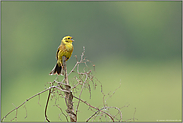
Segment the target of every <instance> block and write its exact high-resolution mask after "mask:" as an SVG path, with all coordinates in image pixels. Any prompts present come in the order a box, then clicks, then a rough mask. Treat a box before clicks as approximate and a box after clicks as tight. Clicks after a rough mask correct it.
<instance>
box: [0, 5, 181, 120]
mask: <svg viewBox="0 0 183 123" xmlns="http://www.w3.org/2000/svg"><path fill="white" fill-rule="evenodd" d="M181 3H182V2H123V1H121V2H81V1H80V2H61V1H59V2H5V1H3V2H1V14H2V16H1V18H2V19H1V21H2V25H1V27H2V28H1V30H2V33H1V34H2V38H1V40H2V42H1V48H2V49H1V51H2V54H1V57H2V60H1V68H2V69H1V118H2V117H3V116H5V114H7V113H8V112H9V111H10V110H12V109H13V108H15V106H18V105H19V104H21V103H22V102H24V101H25V99H27V98H29V97H31V96H32V95H34V94H36V93H38V92H40V91H42V90H44V89H45V87H46V86H45V85H47V82H51V81H53V80H54V79H55V77H56V76H49V75H48V74H49V72H50V71H51V70H52V68H53V66H54V65H55V63H56V58H55V53H56V50H57V47H58V46H59V44H60V40H61V39H62V38H63V37H64V36H65V35H71V36H73V38H74V40H75V42H74V51H73V55H72V57H71V59H70V60H69V61H68V62H67V66H68V70H71V68H72V67H73V66H74V64H75V63H76V60H75V57H74V56H75V55H77V56H78V57H79V56H80V55H81V52H82V50H83V49H82V47H83V46H85V48H86V53H85V56H86V57H87V59H89V60H90V61H92V62H93V63H94V64H95V66H96V67H95V72H94V75H95V76H96V77H97V78H98V79H99V80H100V82H101V83H102V85H103V90H104V92H105V93H106V94H107V93H108V92H110V91H111V93H112V92H113V91H114V90H115V89H116V88H118V87H119V86H120V83H121V87H120V88H119V89H118V90H117V91H116V92H115V95H113V96H112V97H111V98H109V99H108V100H107V103H108V105H109V106H117V107H122V106H124V105H127V104H130V105H129V107H125V108H122V113H123V121H125V120H128V119H130V118H133V114H134V111H135V108H136V113H135V118H137V119H138V121H141V122H144V121H152V122H155V121H157V120H177V121H181V120H182V81H181V80H182V74H181V73H182V71H181V66H182V65H181V63H182V62H181V45H182V44H181V16H182V13H181V10H182V8H181ZM91 68H92V67H91ZM61 78H62V77H60V79H61ZM47 94H48V92H46V93H44V94H42V95H41V96H40V99H39V97H35V98H34V99H32V100H30V101H29V102H27V103H26V105H25V107H26V110H27V118H24V117H25V116H26V110H25V109H24V108H23V107H21V108H20V109H19V110H18V119H17V121H24V122H26V121H29V122H34V121H37V122H41V121H42V122H43V121H45V118H44V107H45V104H46V99H47ZM91 94H92V99H89V93H88V91H87V90H86V91H85V92H84V93H83V95H82V98H83V99H84V100H87V101H88V102H90V103H91V104H92V105H94V106H96V107H98V106H101V105H102V94H101V92H100V86H99V85H98V87H97V89H96V90H94V89H92V93H91ZM39 100H40V101H39ZM38 102H39V103H40V104H41V106H40V105H39V104H38ZM62 104H63V111H64V110H65V109H66V107H65V104H64V101H63V100H62V99H60V105H62ZM53 105H54V101H51V102H50V104H49V107H48V117H49V119H50V120H51V121H55V122H56V121H60V119H59V114H60V110H59V109H58V108H56V107H55V106H53ZM91 114H93V113H92V112H90V111H88V106H85V105H84V104H82V105H80V111H79V114H78V121H80V122H81V121H85V120H86V119H87V118H88V117H89V116H90V115H91ZM14 116H15V112H13V113H12V114H11V115H9V116H8V117H7V118H6V119H5V121H10V120H11V119H12V118H13V117H14ZM62 121H65V119H64V118H62Z"/></svg>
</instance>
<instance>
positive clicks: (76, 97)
mask: <svg viewBox="0 0 183 123" xmlns="http://www.w3.org/2000/svg"><path fill="white" fill-rule="evenodd" d="M73 97H74V98H76V99H78V100H80V101H81V102H83V103H85V104H86V105H88V106H90V107H91V108H94V109H96V110H98V111H100V112H102V113H105V114H106V115H108V116H109V117H110V118H111V120H112V121H113V122H114V119H113V117H112V116H111V115H110V114H109V113H106V112H104V111H102V110H100V109H99V108H96V107H94V106H92V105H90V104H89V103H87V102H86V101H83V100H82V99H80V98H78V97H76V96H73Z"/></svg>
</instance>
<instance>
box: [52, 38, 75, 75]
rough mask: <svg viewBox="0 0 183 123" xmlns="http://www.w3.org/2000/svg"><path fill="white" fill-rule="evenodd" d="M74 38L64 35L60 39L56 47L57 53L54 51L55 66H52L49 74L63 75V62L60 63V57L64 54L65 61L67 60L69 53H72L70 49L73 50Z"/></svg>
mask: <svg viewBox="0 0 183 123" xmlns="http://www.w3.org/2000/svg"><path fill="white" fill-rule="evenodd" d="M73 41H74V40H73V39H72V37H71V36H65V37H64V38H63V39H62V41H61V44H60V46H59V47H58V50H57V53H56V58H57V64H56V65H55V67H54V68H53V70H52V71H51V72H50V74H49V75H53V74H56V73H57V74H58V75H60V74H62V75H63V71H62V70H63V64H62V57H63V56H65V57H66V59H65V61H67V60H68V59H69V58H70V57H71V55H72V51H73V45H72V42H73Z"/></svg>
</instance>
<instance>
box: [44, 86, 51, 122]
mask: <svg viewBox="0 0 183 123" xmlns="http://www.w3.org/2000/svg"><path fill="white" fill-rule="evenodd" d="M50 94H51V89H49V94H48V99H47V102H46V107H45V118H46V120H47V121H48V122H50V121H49V120H48V117H47V114H46V113H47V107H48V102H49V99H50Z"/></svg>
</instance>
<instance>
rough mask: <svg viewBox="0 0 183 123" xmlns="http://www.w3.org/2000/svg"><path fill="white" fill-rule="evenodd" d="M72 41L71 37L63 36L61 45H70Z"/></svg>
mask: <svg viewBox="0 0 183 123" xmlns="http://www.w3.org/2000/svg"><path fill="white" fill-rule="evenodd" d="M73 41H74V40H73V39H72V37H71V36H65V37H64V38H63V39H62V43H64V44H72V42H73Z"/></svg>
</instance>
